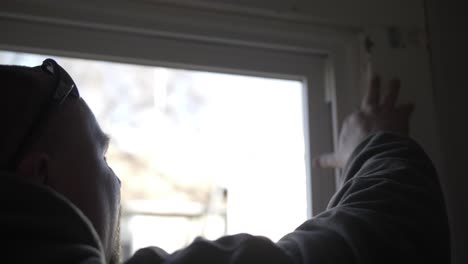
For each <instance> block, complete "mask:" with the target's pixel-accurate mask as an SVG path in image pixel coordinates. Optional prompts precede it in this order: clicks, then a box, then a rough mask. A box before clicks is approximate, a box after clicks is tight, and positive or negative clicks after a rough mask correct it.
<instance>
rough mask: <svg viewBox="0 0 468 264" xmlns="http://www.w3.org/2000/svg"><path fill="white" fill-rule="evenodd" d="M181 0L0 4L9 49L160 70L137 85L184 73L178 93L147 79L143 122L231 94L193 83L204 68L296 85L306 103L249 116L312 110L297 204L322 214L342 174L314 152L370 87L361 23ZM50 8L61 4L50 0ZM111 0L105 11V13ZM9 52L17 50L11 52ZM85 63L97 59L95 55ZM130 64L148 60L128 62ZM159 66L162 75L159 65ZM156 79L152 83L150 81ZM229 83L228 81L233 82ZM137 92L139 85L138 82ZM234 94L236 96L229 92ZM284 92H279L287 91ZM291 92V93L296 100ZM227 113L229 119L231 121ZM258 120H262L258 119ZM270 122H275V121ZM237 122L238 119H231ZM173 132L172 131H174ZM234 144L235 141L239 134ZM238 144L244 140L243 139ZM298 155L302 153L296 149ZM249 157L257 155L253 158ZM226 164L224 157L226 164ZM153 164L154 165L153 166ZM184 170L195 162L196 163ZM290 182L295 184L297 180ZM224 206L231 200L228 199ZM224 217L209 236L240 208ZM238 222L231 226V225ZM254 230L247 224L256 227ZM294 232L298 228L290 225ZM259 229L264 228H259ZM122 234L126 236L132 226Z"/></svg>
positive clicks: (221, 191) (216, 200)
mask: <svg viewBox="0 0 468 264" xmlns="http://www.w3.org/2000/svg"><path fill="white" fill-rule="evenodd" d="M182 2H184V3H182ZM182 2H181V1H176V3H172V2H171V1H118V2H115V3H113V4H112V5H107V4H105V3H102V4H96V3H95V2H92V1H75V2H73V3H69V2H63V3H62V2H57V1H53V0H44V1H40V2H37V1H25V2H24V3H23V2H21V3H17V2H12V3H10V4H8V5H5V6H4V7H3V9H2V11H1V12H0V30H1V31H2V32H4V33H5V34H4V36H3V37H2V38H1V39H0V49H1V50H11V51H16V52H32V53H36V54H51V55H54V56H64V57H73V58H81V59H89V60H100V61H108V62H117V63H125V64H126V65H123V64H112V65H113V66H109V67H105V68H106V69H107V70H106V71H108V72H110V71H111V68H115V69H117V68H119V67H130V68H131V67H139V69H140V70H138V74H139V75H144V74H146V73H148V74H149V75H148V76H152V77H145V78H140V77H139V78H136V77H128V75H126V74H124V75H122V76H118V77H122V78H123V79H124V80H122V82H121V83H123V84H129V83H131V85H134V83H133V81H134V80H136V79H138V80H143V79H145V80H149V79H151V78H153V80H154V79H155V78H156V76H158V80H163V79H164V80H166V81H164V82H159V81H158V82H157V83H158V84H161V87H167V85H168V84H169V83H172V84H171V85H173V84H174V81H173V79H178V78H175V76H179V77H181V76H183V78H181V80H184V81H178V83H179V84H178V85H180V86H177V87H178V88H177V89H174V90H173V91H171V92H174V93H175V94H170V90H171V89H160V88H157V87H156V88H155V86H154V85H153V84H149V85H148V86H145V85H146V84H144V83H141V84H139V85H138V86H139V87H143V86H145V87H152V88H149V90H150V92H152V93H153V94H154V95H155V96H150V97H148V98H146V99H147V100H148V102H149V103H148V104H151V103H152V104H153V110H152V113H150V112H151V111H148V112H147V113H143V112H141V113H140V112H139V114H138V116H139V120H145V118H147V117H148V116H156V118H159V119H158V121H161V120H162V119H164V118H167V115H169V112H171V111H162V110H161V109H166V110H167V109H170V108H171V107H172V106H173V105H184V104H187V109H189V108H190V109H192V110H193V109H196V107H198V106H199V105H200V102H203V103H204V104H205V103H206V104H207V105H211V103H209V102H219V101H218V100H224V99H222V96H220V97H217V95H215V94H216V93H215V94H211V90H210V88H209V87H208V86H205V85H204V86H203V89H199V88H196V89H192V88H193V87H198V85H200V82H199V79H202V78H201V77H200V76H204V75H212V76H217V78H221V76H223V78H224V77H226V78H235V79H237V78H240V79H244V80H245V81H246V82H247V80H249V81H248V82H249V83H250V82H256V86H257V87H258V86H262V85H263V84H264V83H270V86H272V85H273V82H274V83H283V84H285V85H286V84H287V85H289V87H290V88H289V89H288V91H293V90H294V91H295V92H291V93H292V94H289V95H290V96H292V97H295V98H296V99H297V98H299V99H298V100H300V101H301V102H299V103H297V104H295V106H294V107H293V108H291V109H289V108H286V107H284V106H283V105H284V104H283V103H279V104H278V105H276V108H271V109H270V108H259V107H258V109H255V110H258V111H260V112H258V113H261V114H258V116H249V118H255V117H258V118H259V119H261V120H263V121H265V120H268V116H271V115H270V114H271V113H275V114H277V115H279V116H281V117H285V116H286V115H288V111H293V109H296V110H294V111H298V112H300V114H298V115H296V117H298V116H302V117H303V127H304V129H303V130H300V131H301V132H300V133H302V134H303V135H301V136H298V137H295V140H298V139H299V138H300V139H301V140H305V142H304V144H303V147H304V149H303V152H301V153H303V154H304V156H303V157H301V159H300V160H301V162H303V163H302V164H301V165H300V166H299V165H298V166H299V167H300V168H304V170H305V172H301V173H304V175H306V177H305V184H304V186H302V187H303V189H305V191H303V192H298V193H297V195H298V196H301V197H303V196H304V195H305V202H304V200H301V201H300V202H299V203H298V204H297V206H298V207H303V206H304V205H305V206H306V207H307V208H306V214H307V215H306V217H311V216H312V215H315V214H318V213H320V212H321V211H323V210H324V209H325V208H326V206H327V204H328V201H329V199H330V197H331V195H333V193H334V191H335V187H336V185H335V178H334V177H333V172H331V171H328V170H322V169H317V168H311V167H310V166H309V164H310V160H311V158H312V157H315V156H317V155H319V154H321V153H324V152H329V151H332V149H333V142H334V140H336V138H337V137H336V136H337V131H338V124H340V123H341V121H342V120H343V118H344V116H345V113H348V112H350V111H351V110H352V109H353V107H354V105H355V104H357V103H358V102H359V95H358V93H356V91H358V90H359V89H358V87H361V85H359V81H360V78H359V76H360V66H361V65H360V63H359V62H360V60H359V48H360V47H361V45H360V44H361V42H360V41H361V40H360V38H359V36H358V33H359V31H358V30H357V31H356V30H355V29H352V28H335V27H326V26H324V24H321V23H318V24H317V23H315V22H314V21H313V19H309V18H305V17H289V16H287V15H286V16H285V15H284V14H282V13H281V12H276V11H275V12H273V13H268V14H267V13H262V12H256V11H255V10H248V11H247V12H241V10H225V9H222V8H221V9H220V8H216V7H215V8H212V7H211V6H209V5H208V6H206V7H203V6H199V7H196V8H194V7H193V6H191V5H190V4H188V5H186V4H185V1H182ZM187 3H188V2H187ZM51 6H53V7H54V8H50V7H51ZM104 7H105V10H106V12H101V10H102V8H104ZM70 10H72V11H70ZM12 29H14V30H12ZM9 56H12V55H11V53H10V55H9ZM41 59H42V57H41ZM66 61H67V59H65V58H63V59H60V63H62V64H64V62H65V67H66V68H67V70H70V72H71V73H72V75H73V77H74V78H75V79H77V82H78V83H79V87H80V89H81V90H83V89H86V87H87V86H88V85H87V84H86V81H84V80H82V78H81V76H80V75H79V74H75V73H74V72H73V68H74V67H73V66H72V65H67V64H66ZM84 62H86V63H91V62H90V61H84ZM38 63H40V60H37V61H34V63H32V64H38ZM93 63H96V64H99V63H104V62H93ZM91 64H92V63H91ZM128 64H133V65H140V66H129V65H128ZM109 65H110V64H109ZM147 66H150V67H151V68H149V67H147ZM92 69H93V70H94V69H96V68H92ZM134 69H135V68H134ZM134 71H136V70H134ZM158 71H159V73H156V72H158ZM209 72H211V73H212V74H210V73H209ZM157 74H159V75H157ZM233 75H236V76H237V77H234V76H233ZM248 76H250V77H248ZM146 78H149V79H146ZM240 79H239V80H240ZM273 79H274V80H273ZM229 80H230V81H224V82H225V83H228V84H232V83H233V82H234V79H229ZM142 82H144V81H142ZM149 82H150V83H151V81H149ZM210 82H211V81H210ZM196 83H198V84H196ZM260 83H263V84H260ZM257 84H258V85H257ZM275 85H276V84H275ZM89 87H91V86H89ZM188 87H191V88H190V89H189V88H188ZM246 87H247V86H246ZM294 87H295V88H294ZM223 88H226V89H227V88H228V87H223ZM106 89H109V90H110V91H115V89H116V88H115V86H113V85H111V86H107V87H106ZM122 89H123V88H122ZM131 90H132V91H136V89H131ZM213 90H214V89H213ZM238 90H239V95H232V96H233V97H234V98H237V96H238V97H240V98H241V99H242V100H247V101H249V100H252V102H254V104H255V102H258V101H257V99H255V98H257V97H249V96H245V93H243V92H241V89H236V91H238ZM254 90H255V89H249V93H252V94H257V95H259V96H260V94H262V95H261V98H262V99H261V101H262V102H263V103H265V104H267V105H268V102H273V101H274V98H273V97H274V96H273V95H274V94H276V92H273V90H272V89H268V90H267V89H264V90H262V89H260V90H255V91H254ZM280 90H281V89H280ZM191 91H196V93H195V94H196V96H194V94H191V93H192V92H191ZM205 92H206V93H208V94H210V95H209V96H208V95H207V96H208V98H211V99H209V100H207V99H203V100H200V99H201V98H198V97H199V93H201V94H203V96H201V97H202V98H204V96H205ZM226 93H228V94H231V92H228V91H227V90H226ZM278 93H280V92H279V91H278ZM288 93H289V92H288ZM293 94H294V95H293ZM298 94H300V95H298ZM223 95H224V94H223ZM277 95H278V94H277ZM289 95H288V96H289ZM85 96H87V95H85ZM95 96H98V95H96V94H95V95H90V96H89V99H88V101H89V102H90V104H91V105H93V104H94V105H97V106H95V107H94V108H95V112H99V111H100V110H98V108H99V107H100V106H99V105H98V104H95V103H93V102H92V101H93V99H91V98H95ZM133 96H135V95H133V94H129V95H128V97H129V98H128V99H131V100H133V99H132V98H133ZM87 97H88V96H87ZM292 97H289V98H290V99H291V100H293V99H292ZM154 98H165V100H160V101H157V100H154ZM181 98H183V99H181ZM187 98H191V99H190V100H193V101H194V102H197V103H194V104H192V103H193V102H191V101H190V100H188V99H187ZM195 98H197V99H195ZM285 98H286V97H285ZM215 99H216V100H215ZM296 99H294V100H296ZM198 100H200V102H198ZM271 100H273V101H271ZM288 100H289V99H288ZM189 101H190V104H192V105H190V106H188V105H189V103H188V102H189ZM226 102H227V103H226V104H225V105H221V107H226V109H227V107H228V106H230V105H232V104H235V100H226ZM249 102H250V101H249ZM215 105H217V104H216V103H213V105H212V106H210V107H206V108H205V107H202V108H200V109H203V110H198V111H199V114H198V115H197V117H196V118H195V119H196V120H197V121H196V122H192V123H190V122H188V123H183V125H184V126H185V128H184V130H181V131H190V129H188V128H193V127H196V126H195V125H197V124H201V123H203V124H207V123H208V122H207V119H210V118H211V117H210V118H208V117H207V116H206V115H205V113H208V111H207V109H208V108H210V109H215V108H214V106H215ZM246 106H250V104H246ZM299 106H302V107H303V109H301V110H300V111H299V110H297V109H299ZM92 107H93V106H92ZM133 108H134V107H133V104H129V105H128V107H127V108H125V107H118V108H116V109H115V110H118V111H120V113H119V116H121V117H123V116H124V115H125V114H128V113H130V110H131V109H133ZM216 109H218V108H216ZM267 109H270V110H271V111H270V110H267ZM283 110H284V111H283ZM132 111H133V110H132ZM216 111H220V112H219V113H223V115H226V114H229V113H228V112H227V110H222V109H221V108H219V109H218V110H216ZM223 111H224V112H223ZM162 113H163V114H162ZM188 113H189V111H185V110H184V111H182V112H177V111H176V112H173V113H172V115H173V116H174V117H177V118H182V117H183V118H186V117H188V116H190V115H191V114H188ZM202 113H203V114H202ZM164 116H166V117H164ZM202 116H203V117H202ZM231 116H232V115H231ZM163 117H164V118H163ZM192 117H193V116H192ZM220 119H221V120H222V121H223V122H225V121H226V120H227V119H223V118H220ZM241 119H242V118H239V119H233V120H232V121H233V122H234V121H235V122H237V121H238V120H241ZM285 120H286V119H285ZM113 121H115V120H113ZM171 122H172V125H171V126H173V127H177V126H182V123H180V124H178V125H175V124H176V122H173V121H168V122H167V123H169V124H171ZM287 122H289V124H292V123H291V122H294V123H296V124H298V123H299V122H300V121H297V122H296V121H294V120H293V119H291V120H287ZM101 123H104V124H103V127H104V128H105V129H107V130H113V131H126V130H125V129H128V131H130V130H133V128H125V127H124V126H123V125H122V124H125V123H126V122H121V126H120V127H118V128H117V129H113V128H112V129H110V128H107V127H106V124H105V123H106V122H105V121H103V122H101ZM159 123H160V122H159ZM252 123H254V122H253V121H252ZM264 123H265V124H266V125H268V124H269V122H264ZM114 125H115V124H114ZM228 125H234V124H231V123H229V124H228ZM135 126H138V124H135ZM272 128H273V127H272ZM223 129H224V130H227V129H228V127H223ZM203 131H204V132H206V131H211V132H212V133H213V134H216V133H215V132H214V131H215V130H211V128H210V129H206V128H204V130H203ZM281 131H284V130H283V129H282V128H281V129H278V130H277V131H273V129H271V128H270V130H269V131H268V133H263V135H264V136H265V138H262V140H261V141H260V142H255V143H256V144H257V143H258V144H259V145H261V144H262V143H263V142H267V141H268V137H270V136H273V135H274V134H271V133H273V132H274V133H280V132H281ZM296 131H299V130H296ZM166 133H169V132H167V131H166ZM223 133H224V132H223ZM256 133H257V134H261V132H260V130H259V131H256ZM298 133H299V132H298ZM180 134H183V133H180ZM245 134H248V133H245ZM286 134H287V133H286ZM205 135H206V134H205ZM117 136H118V135H114V142H113V143H115V144H114V145H115V147H117V142H115V141H116V140H117V139H116V137H117ZM178 136H182V135H178ZM185 136H188V135H185ZM220 141H222V140H220ZM229 143H230V144H231V145H232V144H233V143H232V142H229ZM279 144H280V145H281V147H282V148H283V147H284V148H285V149H287V148H290V147H291V146H292V145H299V143H298V142H296V143H294V144H286V143H284V142H280V143H279ZM218 147H219V146H218ZM235 147H240V145H239V146H237V145H236V146H235ZM152 149H154V148H152ZM114 150H115V149H114ZM207 151H208V150H207ZM244 151H245V150H244ZM275 153H278V152H275ZM298 153H299V152H298ZM268 154H271V153H268ZM151 155H155V154H151ZM232 155H234V154H232ZM253 156H254V155H253ZM257 156H258V155H257ZM167 157H170V156H167ZM197 158H199V157H197ZM216 158H218V157H216ZM291 158H294V159H295V157H292V156H291ZM241 160H242V159H241ZM244 160H248V159H247V158H244ZM298 160H299V159H297V160H296V161H298ZM280 163H281V162H280ZM221 165H222V164H216V166H219V167H221ZM243 165H245V164H243ZM275 165H276V164H275ZM145 166H146V165H145ZM191 166H192V167H196V164H195V163H194V164H192V165H191ZM123 167H124V166H123ZM139 167H141V166H139ZM176 167H177V166H176ZM299 167H298V168H299ZM124 168H125V167H124ZM149 168H150V169H154V168H153V167H152V166H150V167H149ZM179 168H180V167H179ZM264 168H266V167H264ZM127 169H128V167H127ZM180 169H181V170H184V169H185V170H189V168H188V167H184V168H180ZM197 169H199V168H197ZM236 169H242V168H241V167H240V166H237V167H233V168H232V170H229V171H233V170H236ZM158 173H160V172H158ZM295 173H296V172H295ZM280 178H281V177H280ZM298 179H299V178H298ZM302 179H303V178H302ZM259 181H260V182H261V181H262V180H259ZM299 181H302V180H298V181H297V182H296V181H295V183H294V184H297V183H298V182H299ZM262 183H264V182H262ZM218 184H219V185H218V186H219V188H216V189H213V190H214V191H213V192H212V193H211V192H210V194H211V196H210V197H212V198H213V204H221V205H222V204H223V203H224V201H226V202H227V204H228V206H229V204H232V202H233V200H235V192H234V190H231V191H229V189H228V187H229V186H228V182H227V181H221V182H219V183H218ZM161 186H163V185H161ZM288 186H290V185H289V183H288ZM284 187H287V186H286V185H285V186H284ZM158 188H161V187H160V186H159V187H158ZM226 189H227V191H226ZM262 191H264V190H262ZM264 192H266V191H264ZM261 194H263V193H261ZM257 196H258V197H256V200H257V199H258V201H262V202H267V203H269V204H273V203H271V202H270V200H268V199H269V198H268V199H267V198H266V197H270V196H267V195H266V194H265V195H264V196H262V195H257ZM262 199H263V200H262ZM298 199H299V198H298ZM267 200H268V201H267ZM294 206H296V205H294ZM132 208H133V209H132V210H133V212H134V213H138V214H140V217H139V218H134V220H131V221H130V220H129V223H128V225H129V226H130V225H134V226H142V223H145V222H146V221H153V220H152V219H153V218H158V221H160V222H164V221H166V222H170V223H176V221H178V223H180V225H179V226H180V227H181V228H182V226H183V225H185V224H186V223H195V222H196V221H198V220H193V221H192V220H190V221H192V222H190V221H188V220H187V211H188V209H187V208H184V210H185V209H187V210H186V211H184V212H185V216H181V215H179V214H176V213H178V211H177V212H174V211H167V210H166V211H165V213H166V214H171V217H172V218H170V217H169V216H167V215H164V216H162V215H153V214H147V213H145V212H146V211H145V210H146V209H147V206H146V205H144V204H142V203H134V204H133V207H132ZM178 208H179V207H178ZM210 208H215V207H214V206H213V207H210ZM216 208H223V206H220V207H216ZM162 209H165V208H163V207H162V206H159V207H158V210H160V211H163V210H162ZM288 209H292V208H288ZM190 210H192V211H190V212H191V215H192V216H193V217H192V218H191V219H196V218H197V217H198V216H196V215H197V212H200V209H199V207H197V206H193V207H190ZM205 211H206V208H205ZM228 211H229V209H228ZM221 212H222V210H221ZM160 214H162V213H160ZM301 214H302V213H301ZM222 215H223V214H222V213H221V217H219V216H214V217H211V218H210V220H209V221H211V222H210V227H213V229H216V230H217V231H213V233H214V235H213V236H211V233H210V232H211V231H209V232H208V231H206V232H205V233H206V234H205V235H206V236H207V237H215V236H217V235H219V234H221V233H229V232H236V231H237V230H236V229H233V228H234V223H231V222H230V219H231V217H234V215H235V214H234V212H233V211H232V210H231V213H229V212H228V213H227V214H226V217H225V218H223V216H222ZM298 215H299V214H298ZM177 217H179V218H177ZM148 219H151V220H148ZM223 219H227V224H226V220H223ZM199 224H200V222H198V224H194V226H197V225H198V227H196V228H199V227H200V225H199ZM188 225H189V224H187V226H188ZM190 225H191V224H190ZM215 226H216V228H215ZM226 226H227V228H226ZM230 227H232V229H229V228H230ZM263 227H264V226H262V228H263ZM196 230H200V229H196ZM251 230H252V229H248V230H242V231H244V232H248V231H251ZM288 231H291V230H287V231H286V232H288ZM155 232H156V231H155ZM197 232H198V231H197ZM253 232H254V233H256V231H255V230H254V231H253ZM208 233H210V234H208ZM278 233H279V232H278ZM197 234H199V233H197ZM123 235H124V236H125V234H124V232H123ZM195 235H196V234H193V233H191V234H187V236H186V237H184V239H186V241H190V240H191V239H192V237H193V236H195ZM277 236H278V235H272V236H271V237H272V238H273V239H276V238H277ZM138 243H140V242H138ZM141 243H143V242H141ZM138 245H140V244H138ZM178 245H179V244H177V245H176V244H171V245H167V246H164V245H162V244H161V246H162V247H166V248H167V249H168V250H169V251H170V250H171V249H174V248H177V247H178ZM129 250H130V249H129Z"/></svg>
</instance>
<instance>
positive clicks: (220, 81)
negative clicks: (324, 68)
mask: <svg viewBox="0 0 468 264" xmlns="http://www.w3.org/2000/svg"><path fill="white" fill-rule="evenodd" d="M45 58H46V56H40V55H33V54H25V53H14V52H0V63H2V64H20V65H28V66H36V65H40V64H41V63H42V60H43V59H45ZM54 58H55V59H56V60H57V62H58V63H59V64H61V65H62V66H63V67H64V68H65V69H66V70H67V71H68V72H69V73H70V75H71V76H72V77H73V78H74V80H75V82H76V84H77V86H78V88H79V90H80V93H81V95H82V97H83V98H84V99H85V100H86V101H87V102H88V104H89V105H90V108H91V109H92V110H93V112H94V113H95V115H96V117H97V119H98V121H99V122H100V124H101V126H102V128H103V130H104V131H105V132H106V133H108V134H110V136H111V146H110V148H109V151H108V155H107V159H108V162H109V163H110V165H111V166H112V167H113V169H114V171H115V172H116V173H117V175H118V176H119V177H120V178H121V180H122V182H123V187H122V209H123V211H122V228H121V230H122V231H121V232H122V234H121V236H122V245H123V247H124V254H125V255H126V256H128V254H130V253H131V252H133V251H134V250H136V249H138V248H140V247H144V246H149V245H156V246H159V247H161V248H163V249H165V250H167V251H169V252H172V251H174V250H176V249H179V248H181V247H183V246H185V245H187V244H188V243H190V242H191V241H192V240H193V239H194V238H195V237H197V236H204V237H206V238H209V239H216V238H218V237H220V236H222V235H225V234H235V233H240V232H247V233H251V234H254V235H263V236H266V237H269V238H271V239H272V240H274V241H276V240H278V239H279V238H281V236H283V235H284V234H286V233H287V232H291V231H292V230H294V228H296V227H297V226H298V225H300V224H301V223H302V221H304V220H305V219H306V216H307V200H306V188H307V186H306V171H305V168H306V166H305V159H304V157H305V146H304V129H303V118H304V117H303V115H304V113H303V105H302V102H303V98H302V96H303V85H302V83H301V82H299V81H295V80H281V79H269V78H262V77H251V76H242V75H232V74H224V73H213V72H202V71H192V70H180V69H169V68H163V67H147V66H139V65H129V64H122V63H111V62H103V61H92V60H83V59H74V58H63V57H54Z"/></svg>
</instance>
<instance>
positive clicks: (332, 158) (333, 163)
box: [312, 153, 341, 168]
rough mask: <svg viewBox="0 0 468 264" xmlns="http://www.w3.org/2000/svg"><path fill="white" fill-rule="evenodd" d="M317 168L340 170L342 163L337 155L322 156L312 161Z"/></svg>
mask: <svg viewBox="0 0 468 264" xmlns="http://www.w3.org/2000/svg"><path fill="white" fill-rule="evenodd" d="M312 166H313V167H315V168H340V167H341V162H340V160H339V159H338V157H337V155H336V154H335V153H328V154H323V155H320V156H319V157H317V158H315V159H314V160H313V161H312Z"/></svg>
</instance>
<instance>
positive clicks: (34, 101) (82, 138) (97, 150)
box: [0, 66, 120, 261]
mask: <svg viewBox="0 0 468 264" xmlns="http://www.w3.org/2000/svg"><path fill="white" fill-rule="evenodd" d="M65 74H66V73H65ZM60 78H64V76H61V77H60ZM70 81H71V80H70ZM0 83H1V84H2V91H1V92H2V94H3V97H4V99H3V100H2V101H5V102H4V103H3V102H2V106H0V108H1V109H2V110H1V111H0V112H2V113H0V118H1V120H2V121H1V122H2V127H3V128H2V131H1V132H0V144H1V146H2V147H1V150H0V166H1V167H0V169H1V170H10V171H12V172H14V173H16V175H17V176H18V177H22V178H25V179H27V180H29V181H32V182H35V183H37V184H43V185H46V186H48V187H50V188H52V189H53V190H55V191H56V192H58V193H60V194H62V195H63V196H65V197H66V198H68V199H69V200H70V201H71V202H72V203H73V204H74V205H75V206H77V207H78V208H79V209H80V210H81V211H82V212H83V213H84V215H86V216H87V217H88V218H89V220H90V221H91V223H92V224H93V226H94V228H95V229H96V231H97V233H98V235H99V236H100V238H101V242H102V244H103V247H104V250H105V251H106V252H105V253H106V257H107V259H109V260H111V261H112V259H113V258H117V257H118V255H117V252H118V247H119V244H118V240H119V237H118V224H119V223H118V218H119V215H118V214H119V207H120V204H119V203H120V183H119V180H118V178H117V177H116V176H115V174H114V173H113V171H112V169H111V168H110V167H109V166H108V165H107V162H106V159H105V154H106V150H107V145H108V143H109V139H108V137H107V136H106V135H105V134H104V133H103V132H102V130H101V128H100V127H99V125H98V123H97V121H96V119H95V117H94V115H93V113H92V112H91V110H90V109H89V107H88V106H87V104H86V103H85V101H84V100H83V99H81V98H79V96H75V97H74V96H68V97H67V98H66V99H65V101H63V102H62V103H61V104H60V105H58V106H57V105H52V107H50V106H51V105H50V103H51V101H52V100H53V99H52V98H51V97H52V96H51V95H52V94H53V93H54V91H55V90H56V88H57V86H58V85H60V82H59V81H58V80H57V76H56V75H54V74H50V73H48V72H46V71H44V69H40V68H26V67H14V66H0ZM74 89H76V88H74ZM77 94H78V93H76V95H77ZM44 116H45V117H46V118H44ZM37 120H39V123H41V124H37V123H38V122H36V121H37ZM25 142H27V144H24V143H25ZM12 162H13V163H12ZM114 260H115V259H114Z"/></svg>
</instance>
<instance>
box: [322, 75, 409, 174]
mask: <svg viewBox="0 0 468 264" xmlns="http://www.w3.org/2000/svg"><path fill="white" fill-rule="evenodd" d="M399 90H400V81H399V80H397V79H395V80H392V81H390V84H389V89H388V90H387V93H386V95H385V96H384V97H383V98H382V100H381V98H380V97H381V96H380V78H379V77H374V78H373V80H372V81H371V83H370V86H369V89H368V91H367V94H366V95H365V96H364V98H363V100H362V104H361V109H360V110H358V111H356V112H354V113H352V114H351V115H350V116H348V117H347V118H346V120H345V121H344V123H343V127H342V129H341V133H340V138H339V142H338V147H337V150H336V151H335V152H333V153H329V154H324V155H321V156H320V157H318V158H316V159H315V160H314V161H313V166H315V167H321V168H343V167H344V166H345V165H346V162H347V161H348V159H349V158H350V156H351V153H352V152H353V151H354V149H355V148H356V147H357V145H358V144H359V143H360V142H361V141H362V140H364V139H365V138H366V137H367V136H369V135H370V134H372V133H375V132H378V131H387V132H393V133H398V134H403V135H408V133H409V119H410V116H411V113H412V112H413V108H414V107H413V104H402V105H398V106H396V101H397V98H398V93H399Z"/></svg>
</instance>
